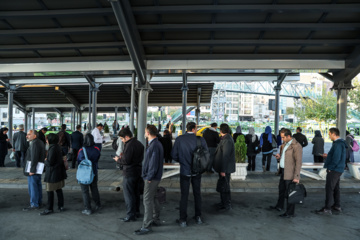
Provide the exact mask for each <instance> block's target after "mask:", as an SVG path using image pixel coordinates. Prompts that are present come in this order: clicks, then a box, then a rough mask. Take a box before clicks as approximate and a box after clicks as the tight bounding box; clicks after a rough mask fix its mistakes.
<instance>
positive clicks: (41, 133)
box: [38, 130, 46, 144]
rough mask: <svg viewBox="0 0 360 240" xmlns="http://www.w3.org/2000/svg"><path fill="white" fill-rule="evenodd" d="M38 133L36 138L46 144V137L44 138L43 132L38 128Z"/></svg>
mask: <svg viewBox="0 0 360 240" xmlns="http://www.w3.org/2000/svg"><path fill="white" fill-rule="evenodd" d="M38 133H39V137H38V138H39V139H40V140H41V141H42V142H43V143H44V144H46V138H45V135H44V133H43V132H42V131H41V130H39V131H38Z"/></svg>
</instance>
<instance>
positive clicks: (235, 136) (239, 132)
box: [233, 126, 245, 143]
mask: <svg viewBox="0 0 360 240" xmlns="http://www.w3.org/2000/svg"><path fill="white" fill-rule="evenodd" d="M240 135H244V134H243V133H242V130H241V126H237V128H236V132H235V133H234V135H233V139H234V143H236V139H237V137H238V136H240ZM244 137H245V136H244Z"/></svg>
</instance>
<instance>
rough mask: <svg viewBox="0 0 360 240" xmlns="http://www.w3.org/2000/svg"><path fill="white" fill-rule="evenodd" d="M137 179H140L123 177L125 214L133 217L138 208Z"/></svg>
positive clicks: (139, 179) (138, 179)
mask: <svg viewBox="0 0 360 240" xmlns="http://www.w3.org/2000/svg"><path fill="white" fill-rule="evenodd" d="M139 181H142V179H141V177H139V176H134V177H127V176H124V178H123V193H124V199H125V206H126V216H127V217H128V218H135V217H136V212H139V208H140V192H139Z"/></svg>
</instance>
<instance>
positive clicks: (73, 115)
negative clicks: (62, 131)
mask: <svg viewBox="0 0 360 240" xmlns="http://www.w3.org/2000/svg"><path fill="white" fill-rule="evenodd" d="M74 129H75V108H72V109H71V130H73V131H75V130H74Z"/></svg>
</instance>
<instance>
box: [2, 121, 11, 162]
mask: <svg viewBox="0 0 360 240" xmlns="http://www.w3.org/2000/svg"><path fill="white" fill-rule="evenodd" d="M8 131H9V129H8V128H6V127H5V128H1V129H0V167H5V157H6V155H7V154H8V142H9V138H8V135H7V132H8Z"/></svg>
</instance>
